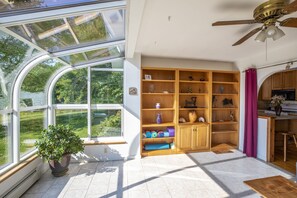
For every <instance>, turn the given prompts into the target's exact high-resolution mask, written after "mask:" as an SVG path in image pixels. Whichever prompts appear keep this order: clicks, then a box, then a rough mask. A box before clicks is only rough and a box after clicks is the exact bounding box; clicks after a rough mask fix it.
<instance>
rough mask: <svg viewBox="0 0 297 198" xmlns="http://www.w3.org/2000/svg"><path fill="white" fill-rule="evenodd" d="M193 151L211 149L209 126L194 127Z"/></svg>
mask: <svg viewBox="0 0 297 198" xmlns="http://www.w3.org/2000/svg"><path fill="white" fill-rule="evenodd" d="M192 138H193V141H192V149H193V150H195V149H208V148H209V130H208V126H197V125H195V126H193V137H192Z"/></svg>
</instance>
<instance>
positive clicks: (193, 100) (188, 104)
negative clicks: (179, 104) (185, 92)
mask: <svg viewBox="0 0 297 198" xmlns="http://www.w3.org/2000/svg"><path fill="white" fill-rule="evenodd" d="M196 100H197V97H191V101H188V100H186V101H185V108H197V106H196Z"/></svg>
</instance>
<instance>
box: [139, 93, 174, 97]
mask: <svg viewBox="0 0 297 198" xmlns="http://www.w3.org/2000/svg"><path fill="white" fill-rule="evenodd" d="M142 95H161V96H172V95H174V93H142Z"/></svg>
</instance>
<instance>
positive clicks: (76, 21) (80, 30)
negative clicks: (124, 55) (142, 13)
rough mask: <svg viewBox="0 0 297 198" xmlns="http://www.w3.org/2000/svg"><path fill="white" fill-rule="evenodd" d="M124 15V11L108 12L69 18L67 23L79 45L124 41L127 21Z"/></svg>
mask: <svg viewBox="0 0 297 198" xmlns="http://www.w3.org/2000/svg"><path fill="white" fill-rule="evenodd" d="M122 13H123V10H122V9H117V10H106V11H102V12H94V13H88V14H84V15H81V16H76V17H69V18H67V21H68V22H69V24H70V25H71V28H72V29H73V32H74V34H75V35H76V37H77V39H78V41H79V43H88V42H92V41H96V42H98V41H99V42H100V41H101V42H102V41H107V40H116V39H123V38H124V37H125V21H124V15H123V14H122Z"/></svg>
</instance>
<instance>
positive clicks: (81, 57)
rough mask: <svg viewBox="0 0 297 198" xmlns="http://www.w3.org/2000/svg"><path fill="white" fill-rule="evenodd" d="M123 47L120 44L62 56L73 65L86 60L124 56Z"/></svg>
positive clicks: (92, 60)
mask: <svg viewBox="0 0 297 198" xmlns="http://www.w3.org/2000/svg"><path fill="white" fill-rule="evenodd" d="M123 48H124V47H123V45H120V46H115V47H110V48H102V49H98V50H93V51H88V52H84V53H80V54H74V55H69V56H63V57H61V58H62V59H63V60H64V61H66V62H67V63H69V64H71V65H79V64H82V63H86V62H94V61H100V60H103V59H106V58H116V57H123V56H124V51H122V50H121V49H123Z"/></svg>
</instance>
